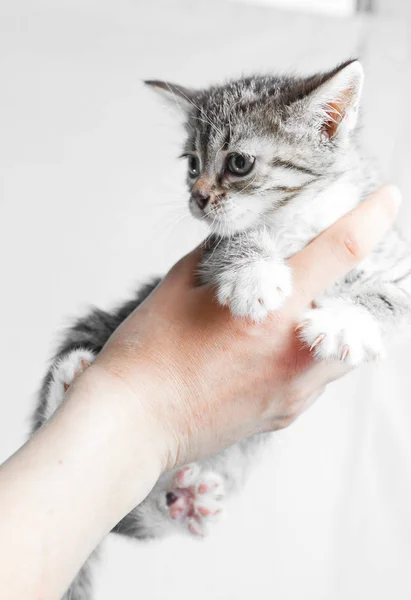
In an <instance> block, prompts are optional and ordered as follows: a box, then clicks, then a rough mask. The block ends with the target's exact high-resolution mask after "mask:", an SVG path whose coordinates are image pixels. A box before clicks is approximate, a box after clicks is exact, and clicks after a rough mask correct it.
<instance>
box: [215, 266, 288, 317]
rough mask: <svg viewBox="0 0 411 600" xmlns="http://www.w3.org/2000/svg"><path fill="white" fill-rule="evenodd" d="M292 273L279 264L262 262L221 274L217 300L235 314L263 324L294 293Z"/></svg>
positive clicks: (286, 267)
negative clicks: (292, 291)
mask: <svg viewBox="0 0 411 600" xmlns="http://www.w3.org/2000/svg"><path fill="white" fill-rule="evenodd" d="M291 290H292V282H291V270H290V268H289V267H288V266H287V265H286V264H283V263H279V262H277V261H268V260H259V261H254V262H252V263H248V264H246V265H243V266H240V267H238V268H237V270H234V269H233V270H232V271H227V272H224V273H222V274H221V275H220V277H219V282H218V286H217V298H218V301H219V302H220V304H222V305H223V306H229V307H230V309H231V312H232V313H233V315H235V316H238V317H249V318H251V319H253V320H254V321H262V320H263V319H265V318H266V317H267V315H268V314H269V313H270V312H272V311H274V310H277V309H279V308H280V307H281V306H282V305H283V304H284V302H285V300H286V298H287V297H288V296H289V295H290V294H291Z"/></svg>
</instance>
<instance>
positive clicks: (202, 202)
mask: <svg viewBox="0 0 411 600" xmlns="http://www.w3.org/2000/svg"><path fill="white" fill-rule="evenodd" d="M191 197H192V198H193V200H195V201H196V202H197V204H198V206H199V207H200V208H201V210H204V209H205V207H206V206H207V204H208V201H209V200H210V194H207V192H203V191H202V190H195V191H193V193H192V194H191Z"/></svg>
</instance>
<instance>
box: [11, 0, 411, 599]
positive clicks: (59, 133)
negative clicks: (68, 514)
mask: <svg viewBox="0 0 411 600" xmlns="http://www.w3.org/2000/svg"><path fill="white" fill-rule="evenodd" d="M0 13H1V16H0V82H1V83H0V85H1V94H0V176H1V179H0V264H1V296H0V306H1V316H2V336H1V344H0V369H1V375H2V394H1V396H0V402H1V415H2V419H1V421H0V458H6V457H7V456H8V455H9V454H10V453H11V452H13V451H14V450H15V449H16V448H17V447H18V445H19V444H20V443H22V442H23V440H24V439H25V436H26V434H27V431H28V418H29V415H30V412H31V410H32V407H33V404H34V392H35V390H36V389H37V388H38V386H39V383H40V379H41V377H42V375H43V373H44V372H45V369H46V364H47V361H48V359H49V357H50V356H51V353H52V350H53V347H54V344H55V340H56V332H57V331H58V330H59V329H60V328H61V327H62V326H63V325H64V324H65V323H67V322H68V317H69V316H70V315H75V314H79V313H81V311H82V310H83V309H84V307H85V306H87V305H88V304H90V303H93V304H98V305H100V306H102V307H109V306H111V305H112V304H113V303H115V302H117V301H118V300H119V299H122V298H124V297H125V296H127V294H128V293H129V292H130V291H131V290H132V289H133V288H134V286H135V285H136V283H137V282H138V281H143V280H144V279H145V278H146V277H147V276H149V275H151V274H153V273H162V272H164V270H165V269H167V267H169V266H170V265H171V264H172V263H173V261H175V260H176V259H177V258H178V257H179V256H180V255H181V254H182V253H183V252H184V251H186V250H188V249H190V248H192V247H193V245H194V244H195V243H196V242H197V241H198V240H199V239H200V238H201V235H203V231H202V230H201V228H200V225H199V224H198V223H195V222H194V221H192V220H191V219H190V218H188V217H186V216H185V215H186V203H187V194H186V192H185V189H184V186H183V183H182V181H183V170H184V166H183V165H182V164H180V163H179V162H178V161H176V160H175V158H174V157H175V156H176V155H177V154H178V152H179V150H180V147H179V142H180V140H181V136H180V134H179V130H178V128H177V127H176V126H175V117H174V116H173V115H172V114H171V113H170V112H169V111H168V110H167V109H166V108H165V107H163V106H162V104H161V102H160V101H159V100H158V99H156V98H154V96H153V95H152V93H150V91H149V90H147V89H145V88H144V87H143V85H142V84H141V80H142V79H143V78H148V77H153V78H161V77H164V78H168V79H169V80H171V81H177V82H181V83H183V84H187V85H190V84H192V85H198V86H200V85H205V84H207V83H209V82H211V81H220V80H221V79H222V78H224V77H227V76H235V75H239V74H241V73H249V72H253V71H254V70H258V71H276V70H285V69H289V68H292V69H294V70H300V71H303V72H308V71H310V70H316V69H319V68H323V67H332V66H334V65H335V63H336V62H337V61H339V60H343V59H346V58H347V57H349V56H353V55H358V54H360V55H361V57H362V59H363V62H364V66H365V70H366V74H367V79H366V86H365V93H364V106H365V108H366V111H365V115H364V139H365V141H366V143H367V145H368V146H369V147H370V148H371V149H372V150H373V152H374V154H375V155H376V156H377V158H378V159H379V160H380V162H381V165H382V168H383V172H384V173H385V175H386V177H387V178H389V179H391V180H394V181H396V182H397V183H399V184H400V185H401V187H402V189H403V192H404V195H405V202H404V206H403V209H402V215H401V219H400V221H401V226H402V227H403V229H404V231H407V229H408V228H409V224H410V219H411V213H410V208H409V205H408V202H407V195H408V192H409V189H410V183H409V181H408V172H407V168H408V165H409V160H410V155H409V149H408V140H409V137H410V125H409V111H408V98H409V93H410V71H409V57H410V54H409V52H410V51H409V46H408V41H407V37H408V35H407V32H408V24H407V22H406V21H405V20H396V19H390V20H386V21H383V20H381V19H379V18H378V17H375V18H364V17H357V18H352V19H342V18H338V19H337V18H331V17H326V16H320V15H318V16H314V15H312V16H309V15H308V14H307V15H303V14H302V15H298V14H293V13H291V12H280V11H276V10H274V9H269V8H259V7H257V6H255V7H247V6H244V5H240V4H239V5H235V4H233V3H225V2H224V1H217V0H207V2H205V1H204V2H199V1H198V2H195V1H191V2H190V1H188V0H186V1H184V0H181V1H177V0H168V1H167V0H155V1H152V2H150V3H143V2H142V1H141V2H138V1H135V2H132V1H131V0H130V1H127V0H116V1H115V2H114V0H111V1H108V0H105V1H99V2H98V1H97V0H95V1H93V0H72V1H71V2H68V1H67V2H66V1H64V0H63V1H59V2H55V1H53V0H48V1H47V0H39V1H36V2H28V1H27V2H22V1H21V0H17V1H16V0H3V1H2V3H1V5H0ZM409 364H410V351H409V344H408V343H404V344H403V345H402V346H401V347H400V348H399V349H398V350H397V351H396V352H393V353H391V355H390V358H389V359H388V360H387V361H386V362H385V363H384V364H381V365H379V366H370V367H367V368H363V369H361V370H360V371H358V372H356V373H354V374H352V375H351V376H350V377H347V378H346V379H345V380H344V381H342V382H338V383H336V384H334V385H333V386H332V387H330V389H329V390H328V392H327V393H326V394H325V395H324V396H323V398H322V399H321V400H320V401H319V402H318V404H317V405H316V406H315V407H314V408H313V409H312V410H311V411H310V412H309V413H307V414H306V415H304V416H303V417H302V418H301V419H300V420H299V421H298V422H297V423H296V424H295V425H293V426H292V427H291V428H290V429H289V430H287V431H284V432H282V433H279V434H277V435H276V436H274V437H273V443H272V447H271V448H268V449H267V452H266V454H265V456H264V459H262V461H261V462H260V463H259V464H258V465H256V468H255V472H254V474H253V476H252V477H251V479H250V481H249V483H248V485H247V487H246V489H245V490H244V492H243V493H242V494H241V495H240V496H239V497H238V498H235V499H233V500H232V501H231V503H230V505H229V509H228V511H227V512H228V514H227V518H226V520H225V522H224V523H222V524H221V525H219V526H217V527H216V529H215V531H214V532H213V535H212V536H210V538H209V539H207V540H206V541H204V542H198V541H196V540H192V539H190V538H188V537H187V538H184V537H174V538H169V539H168V540H166V541H161V542H150V543H138V542H131V541H127V540H122V539H120V538H115V537H114V536H112V537H111V539H110V540H109V541H108V542H107V543H106V544H105V552H104V556H103V560H102V562H101V565H100V567H99V568H98V572H97V574H96V588H97V590H96V592H97V593H96V599H97V600H109V599H113V598H116V599H117V598H121V599H122V600H132V599H133V600H134V599H135V598H145V599H147V600H151V599H153V600H159V599H163V598H164V599H167V600H170V599H174V598H176V599H177V598H178V599H179V600H189V599H190V600H192V598H193V597H195V598H196V599H197V600H206V599H207V600H209V599H210V598H213V599H221V600H223V599H224V600H243V599H244V600H245V599H246V598H247V599H248V598H249V597H250V596H252V597H258V598H263V599H265V598H275V599H276V600H297V599H298V600H300V599H302V598H303V599H304V600H348V599H349V600H363V599H365V598H372V599H373V600H386V599H387V598H395V599H396V600H405V599H409V598H410V596H411V583H410V579H409V568H410V559H411V514H410V512H411V508H410V504H411V503H410V501H411V454H410V450H411V435H410V434H411V408H410V406H409V401H410V398H409V396H410V393H409V390H410V386H411V374H410V369H409ZM136 477H138V474H137V473H136ZM62 543H64V542H62ZM5 551H7V549H5V548H4V546H2V549H1V552H5ZM22 568H24V567H23V566H22ZM4 593H5V592H4V590H3V592H2V594H3V595H4Z"/></svg>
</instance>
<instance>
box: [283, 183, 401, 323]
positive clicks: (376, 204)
mask: <svg viewBox="0 0 411 600" xmlns="http://www.w3.org/2000/svg"><path fill="white" fill-rule="evenodd" d="M400 203H401V194H400V191H399V190H398V188H396V187H395V186H384V187H382V188H381V189H379V190H378V191H377V192H375V193H374V194H372V195H371V196H370V197H369V198H367V200H365V201H364V202H362V203H361V204H360V205H359V206H358V207H357V208H356V209H355V210H353V211H352V212H350V213H349V214H347V215H345V216H344V217H342V218H341V219H340V220H339V221H337V222H336V223H334V225H332V226H331V227H329V229H327V230H326V231H324V232H323V233H322V234H320V235H319V236H318V237H317V238H316V239H315V240H313V241H312V242H311V243H310V244H309V245H308V246H307V247H306V248H304V249H303V250H302V251H301V252H299V253H298V254H296V255H295V256H293V257H292V258H291V259H290V261H289V264H290V266H291V268H292V270H293V273H294V284H295V294H294V295H293V298H292V299H291V301H290V307H289V309H290V311H291V312H294V311H296V312H299V311H300V310H301V309H302V308H304V307H305V306H307V305H308V304H309V303H310V302H312V300H313V299H314V298H316V297H318V296H319V295H320V294H321V293H322V292H323V291H324V290H325V289H326V288H327V287H328V286H330V285H331V284H332V283H334V281H336V280H337V279H339V278H340V277H342V276H343V275H345V274H346V273H348V272H349V271H351V269H353V268H354V267H356V266H357V265H358V264H359V263H360V262H361V261H363V260H364V259H365V258H366V257H367V256H368V254H370V252H371V251H372V250H373V248H374V247H375V246H376V245H377V244H378V242H379V241H380V240H381V239H382V237H383V236H384V234H385V233H387V231H388V230H389V229H390V227H391V226H392V224H393V222H394V220H395V218H396V216H397V212H398V208H399V206H400ZM287 312H288V310H287Z"/></svg>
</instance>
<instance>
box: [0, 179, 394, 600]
mask: <svg viewBox="0 0 411 600" xmlns="http://www.w3.org/2000/svg"><path fill="white" fill-rule="evenodd" d="M398 195H399V194H398V192H397V191H396V190H395V189H393V188H391V187H385V188H383V189H382V190H380V191H379V192H377V193H376V194H374V195H373V196H372V197H370V198H369V199H368V200H367V201H365V202H364V203H362V204H361V206H360V207H358V208H357V209H356V210H355V211H353V212H352V213H350V214H349V215H347V216H345V217H343V218H342V219H341V220H340V221H338V222H337V223H336V224H335V225H333V226H332V227H331V228H330V229H328V230H327V231H326V232H324V233H323V234H322V235H321V236H319V237H318V238H317V239H316V240H314V241H313V242H312V243H311V244H310V245H309V246H307V248H305V249H304V250H303V251H301V252H300V253H299V254H297V255H295V256H294V257H293V258H291V260H290V261H289V263H290V266H291V267H292V270H293V276H294V293H293V296H292V297H291V298H289V299H288V300H287V302H286V304H285V306H284V307H283V308H282V309H281V310H280V311H278V312H276V313H275V314H272V315H271V316H270V317H269V318H268V319H267V320H266V321H265V322H264V323H262V324H256V323H252V322H250V321H247V320H245V319H244V320H242V319H235V318H233V317H232V316H231V314H230V312H229V311H228V310H227V309H224V308H222V307H221V306H219V305H218V304H217V303H216V302H215V299H214V295H213V290H211V289H209V288H208V287H206V286H203V287H197V286H196V285H195V277H194V272H195V267H196V265H197V262H198V259H199V256H200V252H201V251H200V250H196V251H194V252H193V253H191V254H189V255H188V256H186V257H184V258H183V259H182V260H181V261H180V262H179V263H177V264H176V265H175V266H174V267H173V268H172V269H171V271H170V272H169V273H168V275H167V276H166V277H165V279H164V280H163V282H162V283H161V284H160V285H159V287H158V288H157V289H156V290H155V291H154V292H153V293H152V294H151V296H150V297H149V298H148V299H147V300H146V301H145V302H144V303H143V304H142V305H141V306H139V307H138V309H137V310H136V311H135V312H134V313H133V314H132V315H131V316H130V317H129V318H128V319H127V320H126V321H125V322H124V323H123V324H122V325H121V326H120V327H119V328H118V330H117V331H116V332H115V333H114V334H113V336H112V337H111V338H110V339H109V341H108V342H107V344H106V346H105V347H104V349H103V350H102V352H101V353H100V355H99V356H98V358H97V360H96V361H95V363H93V365H92V366H91V367H90V368H89V369H87V370H86V371H85V373H84V374H83V375H82V376H81V377H79V378H78V379H77V380H75V382H74V383H73V385H72V386H71V387H70V389H69V391H68V393H67V394H66V398H65V401H64V403H63V404H62V406H61V407H60V408H59V409H58V410H57V412H56V413H55V415H53V417H52V418H51V419H50V421H49V422H48V423H47V424H46V425H45V426H44V427H43V428H42V429H41V430H40V431H39V432H38V433H37V434H36V435H35V436H34V437H33V438H32V439H31V440H30V441H29V442H28V443H27V444H25V446H23V447H22V448H20V449H19V450H18V451H17V452H16V453H15V454H14V455H13V456H12V457H11V458H10V459H9V460H8V461H7V462H6V463H4V464H3V465H2V467H1V468H0V540H1V542H0V543H1V545H2V550H1V556H2V559H1V561H0V589H1V590H2V593H3V594H5V595H6V596H7V598H8V599H10V600H23V599H24V600H57V599H58V598H60V597H61V595H62V594H63V592H64V590H65V589H66V588H67V587H68V585H69V583H70V581H71V580H72V578H73V577H74V575H75V574H76V572H77V571H78V570H79V568H80V567H81V565H82V564H83V562H84V561H85V560H86V558H87V556H88V555H89V554H90V553H91V552H92V551H93V549H94V548H95V547H96V546H97V545H98V543H99V542H100V541H101V540H102V539H103V537H104V536H105V535H106V534H107V533H108V532H109V531H110V529H111V528H112V527H113V526H114V525H115V524H116V523H117V522H118V521H119V520H120V519H121V518H122V517H123V516H124V515H125V514H127V513H128V512H129V511H130V510H131V509H132V508H133V507H134V506H136V505H137V504H139V503H140V502H141V501H142V500H143V499H144V498H145V497H146V496H147V495H148V493H149V492H150V490H151V488H152V487H153V485H154V484H155V482H156V481H157V479H158V477H159V476H160V475H161V473H163V472H164V471H166V470H169V469H171V468H173V467H175V466H178V465H182V464H186V463H188V462H191V461H194V460H196V459H198V458H201V457H203V456H206V455H208V454H212V453H214V452H217V451H219V450H221V449H222V448H224V447H226V446H227V445H229V444H232V443H234V442H236V441H238V440H240V439H242V438H244V437H247V436H250V435H253V434H255V433H258V432H262V431H269V430H276V429H280V428H282V427H285V426H288V425H290V424H291V423H292V422H293V421H294V420H295V419H296V418H297V417H298V416H299V415H301V413H302V412H303V411H304V410H306V409H307V408H308V406H310V404H311V403H312V402H313V401H314V399H315V398H316V397H318V395H319V393H320V392H321V391H322V390H323V388H324V387H325V385H326V384H327V383H328V382H329V381H332V380H334V379H336V378H337V377H340V376H341V375H342V374H344V372H345V371H346V368H345V366H344V364H343V363H341V362H333V363H330V362H328V363H317V362H315V360H314V359H313V357H312V356H311V354H310V352H309V349H307V348H301V344H300V343H299V341H298V338H297V336H296V332H295V329H296V326H297V324H298V323H299V322H300V320H301V318H302V315H303V314H304V311H305V310H306V308H307V307H309V306H310V304H311V302H312V301H313V299H314V298H315V297H317V296H318V295H319V294H320V293H321V292H322V291H323V290H324V289H325V288H326V287H328V286H329V285H330V284H331V283H332V282H333V281H334V280H335V279H337V278H338V277H340V276H342V275H343V274H344V273H346V272H348V271H350V270H351V269H352V268H353V267H354V266H356V265H357V264H358V263H359V262H361V260H363V259H364V257H365V256H367V254H368V253H369V252H370V251H371V250H372V248H373V247H374V246H375V244H376V243H377V242H378V241H379V240H380V239H381V237H382V236H383V235H384V234H385V233H386V232H387V230H388V229H389V227H390V226H391V225H392V222H393V220H394V219H395V217H396V214H397V209H398V205H399V198H398Z"/></svg>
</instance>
